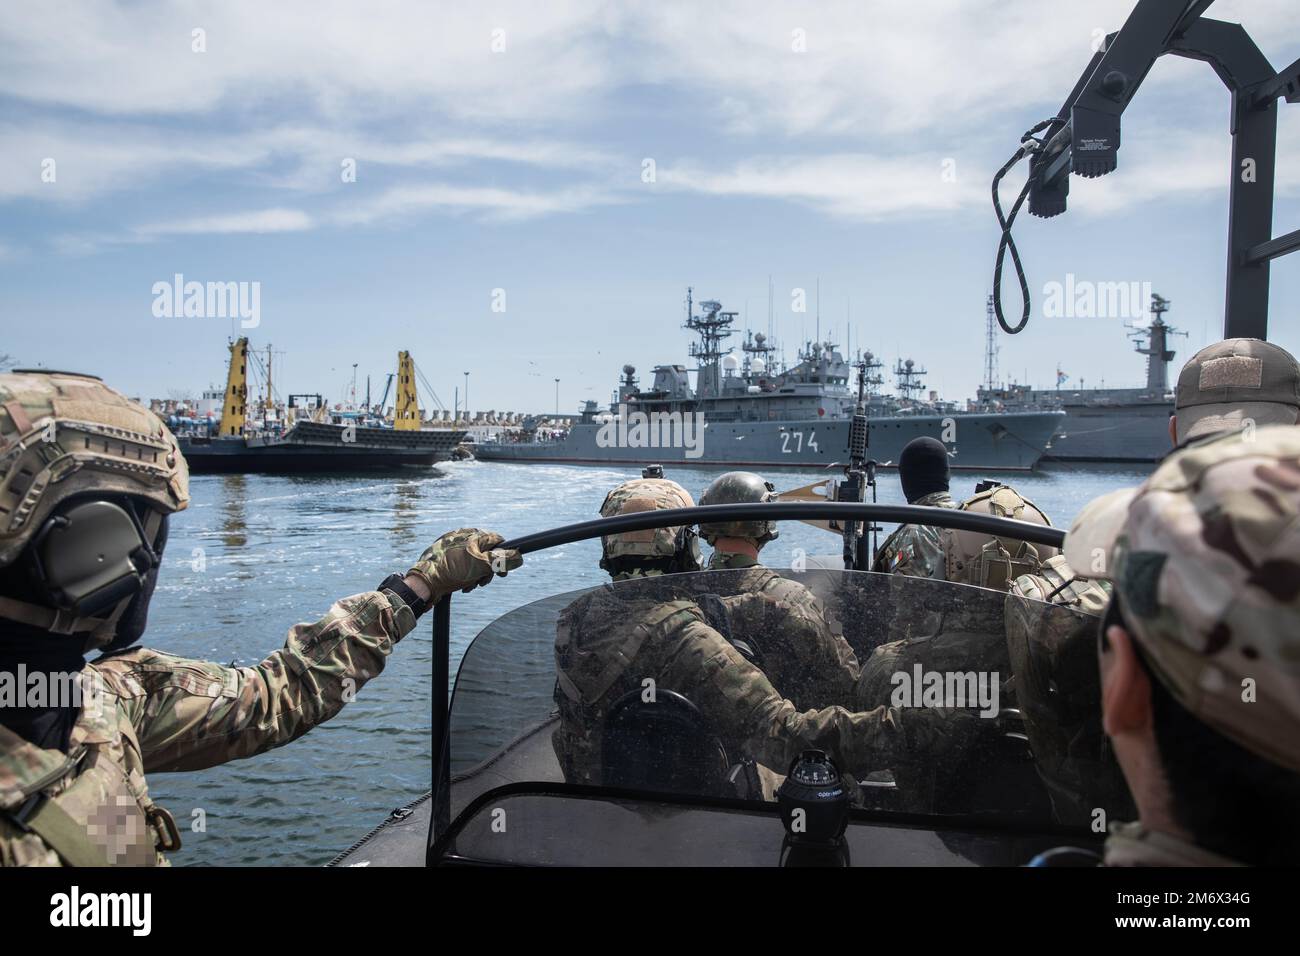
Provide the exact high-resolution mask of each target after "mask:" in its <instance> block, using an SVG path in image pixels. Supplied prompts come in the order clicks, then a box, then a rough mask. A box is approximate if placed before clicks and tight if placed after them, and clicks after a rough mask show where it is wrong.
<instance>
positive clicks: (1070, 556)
mask: <svg viewBox="0 0 1300 956" xmlns="http://www.w3.org/2000/svg"><path fill="white" fill-rule="evenodd" d="M1298 532H1300V429H1298V428H1296V427H1295V426H1292V425H1268V426H1264V427H1261V428H1259V429H1258V430H1256V431H1255V432H1254V433H1253V435H1251V434H1248V433H1246V432H1228V433H1226V434H1223V435H1221V436H1218V437H1214V438H1210V439H1207V440H1204V441H1201V442H1197V443H1195V444H1192V445H1189V446H1187V447H1186V448H1184V449H1183V450H1181V451H1179V452H1177V453H1175V454H1173V455H1171V456H1170V457H1168V458H1166V459H1165V460H1164V462H1162V463H1161V465H1160V467H1159V468H1157V469H1156V471H1155V473H1154V474H1152V475H1151V477H1150V478H1148V479H1147V480H1146V482H1145V483H1143V484H1142V485H1141V486H1140V487H1138V488H1131V489H1124V490H1121V491H1116V492H1112V493H1111V494H1109V495H1105V496H1103V497H1101V498H1099V499H1097V500H1096V501H1093V502H1091V503H1090V504H1089V505H1088V506H1087V507H1086V508H1085V509H1084V510H1083V512H1082V513H1081V514H1080V516H1079V517H1078V518H1077V519H1076V521H1075V523H1074V527H1073V528H1071V530H1070V533H1069V534H1068V535H1067V537H1066V540H1065V557H1066V560H1067V561H1069V563H1070V566H1071V567H1072V568H1075V569H1076V570H1077V571H1078V572H1079V573H1081V574H1088V575H1090V576H1093V577H1104V578H1108V579H1109V580H1110V581H1111V582H1112V583H1113V586H1114V593H1115V598H1116V599H1118V600H1119V601H1120V602H1121V605H1122V608H1123V611H1124V619H1125V622H1126V624H1127V625H1128V627H1129V629H1130V631H1131V636H1132V639H1133V641H1134V642H1135V644H1137V645H1139V646H1140V648H1141V651H1142V654H1143V657H1144V659H1145V660H1146V662H1147V664H1148V666H1149V669H1150V670H1151V672H1152V675H1153V677H1154V679H1156V680H1159V681H1160V682H1161V683H1162V684H1163V685H1164V686H1165V687H1166V688H1167V689H1168V690H1169V692H1170V693H1171V694H1172V695H1173V697H1174V698H1175V699H1176V700H1177V701H1178V702H1179V704H1180V705H1181V706H1182V707H1184V708H1185V709H1186V710H1187V711H1188V712H1189V713H1190V714H1192V715H1193V716H1195V717H1196V718H1198V719H1199V720H1201V721H1203V722H1204V723H1205V724H1206V725H1208V726H1209V727H1211V728H1213V729H1214V730H1215V731H1216V732H1218V733H1220V734H1222V735H1223V736H1225V737H1227V738H1229V739H1230V740H1232V741H1234V742H1235V743H1236V744H1238V745H1239V746H1241V747H1242V748H1244V749H1245V750H1248V751H1250V752H1252V753H1253V754H1255V755H1256V756H1258V757H1259V758H1260V759H1261V760H1266V761H1269V762H1271V763H1274V764H1277V765H1279V766H1281V767H1283V768H1285V769H1288V770H1291V771H1295V772H1300V534H1298ZM1247 689H1249V690H1250V691H1251V694H1250V696H1249V697H1248V696H1247V693H1246V691H1247ZM1209 856H1210V855H1209V854H1207V853H1206V852H1205V851H1204V850H1203V849H1201V848H1199V847H1192V846H1190V845H1189V844H1187V843H1186V842H1185V841H1182V840H1178V839H1175V838H1174V837H1172V836H1170V835H1168V834H1163V833H1160V834H1155V833H1152V832H1150V831H1148V830H1146V829H1144V828H1143V827H1142V826H1141V825H1140V824H1128V825H1119V826H1112V831H1111V837H1110V839H1109V840H1108V841H1107V845H1106V854H1105V858H1106V863H1107V864H1108V865H1152V866H1162V865H1169V864H1170V863H1172V862H1190V863H1198V864H1199V863H1204V862H1206V860H1207V857H1209Z"/></svg>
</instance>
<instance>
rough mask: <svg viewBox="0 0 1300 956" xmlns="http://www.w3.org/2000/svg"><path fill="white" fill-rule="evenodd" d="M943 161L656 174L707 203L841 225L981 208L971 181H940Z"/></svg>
mask: <svg viewBox="0 0 1300 956" xmlns="http://www.w3.org/2000/svg"><path fill="white" fill-rule="evenodd" d="M944 159H945V158H944V157H939V156H917V157H906V156H900V157H888V158H885V157H879V156H871V155H867V154H832V155H826V156H807V157H779V156H778V157H760V158H758V159H754V160H749V161H746V162H743V163H739V164H737V165H735V166H734V167H731V168H729V169H725V170H712V169H708V168H705V167H702V166H700V165H696V164H693V163H683V164H680V165H676V166H671V167H667V168H665V169H662V170H661V171H660V173H659V180H660V182H662V183H664V184H665V185H667V186H669V187H672V188H680V189H687V190H691V191H695V192H702V193H708V194H711V195H721V196H749V197H762V198H767V199H782V200H791V201H794V202H799V203H803V204H805V205H809V206H811V207H813V208H815V209H818V210H819V211H821V212H823V213H825V214H827V215H829V216H834V217H837V218H845V219H864V220H879V219H886V218H890V217H893V216H899V215H915V214H918V213H942V212H952V211H954V210H956V209H958V208H962V207H970V206H972V205H975V204H977V203H978V202H981V201H983V202H987V196H988V192H987V187H986V186H984V185H977V184H976V182H975V180H974V179H972V178H970V177H963V176H957V177H956V178H954V179H951V180H949V179H945V177H944V175H943V174H944V170H945V167H944V165H943V163H944Z"/></svg>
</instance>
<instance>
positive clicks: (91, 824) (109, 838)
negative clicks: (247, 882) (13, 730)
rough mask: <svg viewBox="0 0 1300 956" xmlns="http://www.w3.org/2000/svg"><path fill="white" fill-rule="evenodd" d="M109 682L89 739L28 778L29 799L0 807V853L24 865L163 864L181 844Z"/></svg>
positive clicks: (89, 721) (89, 724)
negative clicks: (155, 794)
mask: <svg viewBox="0 0 1300 956" xmlns="http://www.w3.org/2000/svg"><path fill="white" fill-rule="evenodd" d="M115 703H116V701H115V699H114V697H113V695H112V692H111V690H109V691H106V692H105V695H104V698H103V700H102V705H103V706H102V711H101V713H99V714H96V715H93V716H90V717H84V716H83V720H82V721H81V722H79V724H78V728H79V729H81V728H83V726H84V728H85V729H84V734H85V737H86V738H87V739H85V740H84V741H82V742H80V743H75V744H74V745H73V746H72V748H71V750H70V751H69V753H68V754H67V755H66V757H65V758H64V759H63V760H61V761H60V762H59V764H57V765H55V766H53V767H51V768H50V770H49V771H48V772H47V773H45V774H44V775H43V776H41V777H40V778H38V779H34V780H30V781H25V782H24V783H23V784H22V785H21V792H22V794H24V795H25V799H23V800H21V802H18V803H15V804H12V805H10V806H7V807H3V808H0V846H2V847H3V852H2V853H0V857H4V858H6V860H7V862H12V863H17V864H19V865H48V864H55V863H61V864H63V865H65V866H121V865H127V866H152V865H166V863H167V860H166V857H165V856H164V853H166V852H171V851H173V850H178V849H180V845H181V840H180V834H179V832H178V830H177V827H176V822H175V820H174V819H173V818H172V816H171V814H169V813H168V812H167V811H166V810H164V809H163V808H162V807H160V806H158V805H157V804H155V803H154V802H153V800H152V799H151V798H150V796H149V791H148V787H147V785H146V784H145V780H144V774H143V771H142V767H143V760H142V758H141V756H140V744H139V741H138V739H137V738H136V734H135V730H134V728H133V727H132V726H131V725H130V723H129V722H127V721H126V720H123V719H120V717H119V711H118V710H117V708H116V706H115Z"/></svg>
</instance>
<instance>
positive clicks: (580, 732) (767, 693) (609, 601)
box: [552, 587, 943, 785]
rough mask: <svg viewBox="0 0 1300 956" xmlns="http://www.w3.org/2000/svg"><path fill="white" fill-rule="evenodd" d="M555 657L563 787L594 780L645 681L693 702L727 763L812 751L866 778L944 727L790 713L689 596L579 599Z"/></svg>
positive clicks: (930, 715)
mask: <svg viewBox="0 0 1300 956" xmlns="http://www.w3.org/2000/svg"><path fill="white" fill-rule="evenodd" d="M555 660H556V677H557V681H556V690H555V700H556V704H557V705H558V708H559V715H560V723H559V725H558V726H557V727H556V729H555V731H554V733H553V735H552V742H553V744H554V747H555V751H556V756H557V757H558V759H559V762H560V766H561V767H562V768H563V770H564V775H565V779H566V780H568V781H569V782H570V783H584V784H597V785H598V784H600V783H601V769H600V768H601V744H602V733H603V728H604V724H605V719H606V716H607V715H608V713H609V711H610V709H611V708H612V707H613V706H614V704H615V703H616V702H618V701H619V700H620V698H622V697H624V696H625V695H626V694H628V693H632V692H638V693H641V694H642V695H643V696H644V694H645V693H646V691H647V689H648V688H649V687H650V686H653V688H654V689H655V690H656V691H659V690H672V691H676V692H677V693H679V694H681V695H683V696H684V697H686V698H687V699H688V700H690V701H691V702H692V703H693V704H694V705H695V706H696V707H698V708H699V710H700V711H701V712H702V713H703V714H704V716H705V718H706V719H707V720H709V721H710V723H711V725H712V729H713V730H714V732H715V733H717V735H718V736H719V737H720V738H721V739H722V741H723V743H724V744H725V745H726V747H727V749H728V754H729V755H730V756H731V757H732V759H733V760H734V759H736V757H738V756H739V755H742V754H743V755H747V756H749V757H752V758H753V759H754V760H755V761H756V762H758V763H759V764H762V765H763V766H765V767H768V768H770V769H772V770H774V771H776V772H778V773H784V772H785V770H786V768H787V767H788V766H789V764H790V761H791V760H792V759H793V758H794V757H795V756H797V755H798V754H799V753H800V752H802V751H803V750H806V749H809V748H816V749H821V750H825V751H826V752H828V753H829V754H831V755H832V757H833V758H834V759H835V760H836V761H838V762H839V764H840V767H841V769H845V770H849V771H852V772H854V773H857V774H865V773H867V772H869V771H871V770H873V769H877V768H882V767H888V766H891V765H893V764H894V763H895V762H897V761H898V760H901V759H905V758H906V756H907V755H908V754H916V755H918V757H920V756H923V755H925V754H926V753H928V752H930V750H931V744H932V741H933V738H934V736H935V734H936V733H937V732H940V730H941V729H942V728H941V727H938V726H937V725H940V724H942V723H943V717H942V715H937V714H936V713H935V712H933V711H919V710H911V711H908V712H907V713H903V712H902V711H900V710H899V709H897V708H885V707H877V708H875V709H874V710H872V711H869V712H866V713H854V712H851V711H849V710H847V709H845V708H843V707H823V708H821V709H817V710H811V709H810V710H805V711H799V710H798V709H797V708H796V707H795V706H794V704H793V703H791V702H790V701H789V700H787V699H785V698H784V697H782V696H781V694H780V693H779V692H778V691H777V689H776V688H775V687H774V686H773V685H772V683H771V682H770V681H769V680H768V679H767V677H766V676H765V675H764V674H763V672H762V671H761V670H759V669H758V668H757V667H755V666H754V665H753V664H751V663H750V662H749V661H748V660H746V659H745V658H744V657H743V656H742V655H741V653H740V652H739V651H738V650H736V648H735V647H734V646H733V645H732V644H731V642H730V641H728V640H727V639H726V638H724V637H723V636H722V635H721V634H720V633H718V631H717V630H715V629H714V628H712V627H710V626H709V624H708V623H706V620H705V617H704V614H703V613H702V612H701V611H700V609H699V608H698V607H697V606H696V605H695V604H694V603H693V602H692V601H689V600H670V601H662V600H657V599H648V598H647V599H643V600H638V599H637V598H636V597H626V596H624V595H620V594H619V593H618V592H617V590H616V589H615V588H611V587H606V588H602V589H601V590H599V591H596V592H592V593H590V594H586V595H583V596H582V597H580V598H578V600H577V601H575V602H574V603H573V604H572V605H570V606H569V607H568V608H566V609H565V610H564V611H563V612H562V613H561V615H560V619H559V622H558V625H557V633H556V639H555ZM647 682H651V683H647Z"/></svg>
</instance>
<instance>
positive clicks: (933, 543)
mask: <svg viewBox="0 0 1300 956" xmlns="http://www.w3.org/2000/svg"><path fill="white" fill-rule="evenodd" d="M912 504H914V505H924V506H926V507H929V508H956V507H957V506H958V505H957V502H956V501H954V500H953V497H952V495H950V494H948V492H946V491H936V492H934V493H933V494H929V495H925V496H924V497H922V498H917V499H916V501H914V502H912ZM945 564H946V562H945V559H944V550H943V541H942V538H941V536H940V534H939V529H938V528H932V527H930V526H929V525H923V524H905V525H901V526H900V527H898V528H896V529H895V530H894V533H893V534H891V535H890V536H889V537H888V538H886V539H885V543H884V544H882V545H881V546H880V551H879V552H878V553H877V554H876V560H875V561H874V562H873V563H872V565H871V570H872V571H882V572H884V573H886V574H909V575H911V576H913V577H918V578H933V579H934V580H936V581H943V580H946V578H947V571H946V570H945Z"/></svg>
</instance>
